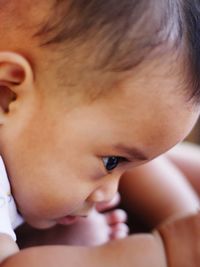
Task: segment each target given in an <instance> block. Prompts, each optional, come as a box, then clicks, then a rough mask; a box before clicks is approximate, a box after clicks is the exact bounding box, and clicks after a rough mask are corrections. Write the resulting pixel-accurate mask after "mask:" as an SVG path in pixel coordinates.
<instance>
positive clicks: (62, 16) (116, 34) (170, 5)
mask: <svg viewBox="0 0 200 267" xmlns="http://www.w3.org/2000/svg"><path fill="white" fill-rule="evenodd" d="M199 11H200V0H67V1H66V0H57V1H56V2H55V6H53V8H52V14H51V15H50V17H49V18H48V20H47V22H46V23H44V25H43V26H42V28H41V29H40V30H39V31H38V32H37V33H36V36H42V38H43V39H42V40H43V41H42V44H41V45H45V46H46V45H52V44H55V43H60V44H62V43H63V42H67V41H68V42H74V41H76V42H79V44H83V43H85V42H86V41H88V40H90V39H91V38H97V37H98V38H99V39H98V40H99V43H98V48H99V50H98V54H99V55H101V57H100V58H101V61H100V62H101V64H99V66H100V67H101V68H107V69H109V70H111V71H127V70H130V69H132V68H134V67H135V66H137V65H138V64H140V63H141V62H142V61H143V60H144V59H145V58H146V56H147V55H149V53H150V52H151V51H152V50H154V49H155V48H157V47H159V46H162V45H165V47H167V44H169V43H170V48H171V49H175V50H177V49H178V48H179V47H180V46H181V44H182V43H183V42H186V47H188V49H186V51H185V56H186V58H188V62H189V67H190V69H189V75H188V76H190V78H189V83H187V93H189V96H190V99H192V100H193V101H194V102H198V101H199V100H200V78H199V77H200V75H199V74H200V12H199ZM172 35H173V43H171V42H172V38H171V36H172ZM102 51H103V53H102ZM102 54H103V56H102ZM97 61H98V62H99V60H97ZM187 79H188V77H187Z"/></svg>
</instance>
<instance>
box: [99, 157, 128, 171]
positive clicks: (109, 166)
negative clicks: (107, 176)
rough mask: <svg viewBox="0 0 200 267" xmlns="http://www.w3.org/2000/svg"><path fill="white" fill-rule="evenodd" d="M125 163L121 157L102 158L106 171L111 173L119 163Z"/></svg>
mask: <svg viewBox="0 0 200 267" xmlns="http://www.w3.org/2000/svg"><path fill="white" fill-rule="evenodd" d="M124 161H127V159H125V158H123V157H114V156H112V157H104V158H103V163H104V166H105V168H106V170H107V171H112V170H114V169H115V168H117V166H118V165H119V164H120V163H121V162H124Z"/></svg>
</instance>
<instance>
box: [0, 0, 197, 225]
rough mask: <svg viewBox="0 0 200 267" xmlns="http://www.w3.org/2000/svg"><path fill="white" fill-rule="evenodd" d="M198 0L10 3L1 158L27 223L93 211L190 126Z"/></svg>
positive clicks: (0, 64) (5, 5) (0, 57)
mask: <svg viewBox="0 0 200 267" xmlns="http://www.w3.org/2000/svg"><path fill="white" fill-rule="evenodd" d="M183 2H184V3H183ZM197 2H198V1H191V0H190V1H189V0H188V1H181V0H168V1H166V0H151V1H143V0H138V1H136V0H123V1H121V0H119V1H118V0H115V1H113V0H92V1H91V0H79V1H75V0H68V1H64V0H63V1H62V0H57V1H53V0H52V1H49V0H48V1H47V0H43V1H36V0H35V1H32V0H31V1H29V0H21V1H20V2H19V1H18V2H17V1H12V0H9V1H8V0H6V1H5V0H1V1H0V5H1V9H0V34H1V42H0V84H1V87H0V99H1V100H0V105H1V112H0V125H1V127H0V153H1V155H2V157H3V159H4V161H5V164H6V167H7V171H8V174H9V177H10V181H11V185H12V189H13V194H14V196H15V199H16V201H17V204H18V208H19V210H20V212H21V213H22V214H23V216H24V217H25V219H26V220H27V221H28V222H29V223H31V224H32V225H34V226H36V227H42V228H45V227H50V226H53V225H54V224H56V223H57V222H58V221H59V219H60V218H63V217H65V216H68V215H77V216H83V215H87V214H88V212H89V211H90V209H91V208H92V207H93V206H94V205H95V204H96V203H97V202H102V201H107V200H110V199H111V198H112V197H113V196H114V194H115V192H116V190H117V187H118V183H119V180H120V177H121V176H122V174H123V173H124V172H125V171H126V170H127V169H128V168H131V167H134V166H137V165H139V164H143V163H145V162H147V161H149V160H151V159H153V158H154V157H156V156H158V155H160V154H162V153H164V152H165V151H167V150H168V149H169V148H171V147H172V146H174V145H175V144H176V143H178V142H180V141H181V140H182V139H183V138H184V137H185V136H186V135H187V133H188V132H189V131H190V130H191V128H192V126H193V124H194V122H195V121H196V119H197V117H198V114H199V111H198V102H199V97H200V91H199V89H200V87H199V80H198V73H199V70H200V63H199V62H200V60H198V59H199V57H200V50H199V47H198V41H199V36H200V34H199V31H198V25H200V22H198V21H196V19H197V18H198V17H199V16H196V13H197V12H198V11H199V8H200V3H199V4H198V3H197Z"/></svg>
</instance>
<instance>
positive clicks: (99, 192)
mask: <svg viewBox="0 0 200 267" xmlns="http://www.w3.org/2000/svg"><path fill="white" fill-rule="evenodd" d="M119 180H120V176H112V177H105V178H104V179H103V180H102V181H101V184H100V185H99V186H98V187H97V188H96V189H95V191H93V192H92V194H91V196H90V197H89V201H92V202H94V203H99V202H107V201H110V200H112V199H113V198H114V196H115V194H116V193H117V191H118V185H119Z"/></svg>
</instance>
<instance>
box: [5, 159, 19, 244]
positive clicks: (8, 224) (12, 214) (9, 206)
mask: <svg viewBox="0 0 200 267" xmlns="http://www.w3.org/2000/svg"><path fill="white" fill-rule="evenodd" d="M22 223H23V219H22V217H21V216H20V215H19V214H18V212H17V208H16V205H15V201H14V199H13V197H12V195H11V189H10V183H9V180H8V176H7V174H6V170H5V166H4V163H3V160H2V158H1V157H0V233H4V234H8V235H10V236H11V237H12V238H13V239H14V241H16V235H15V232H14V229H15V228H16V227H17V226H19V225H20V224H22Z"/></svg>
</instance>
